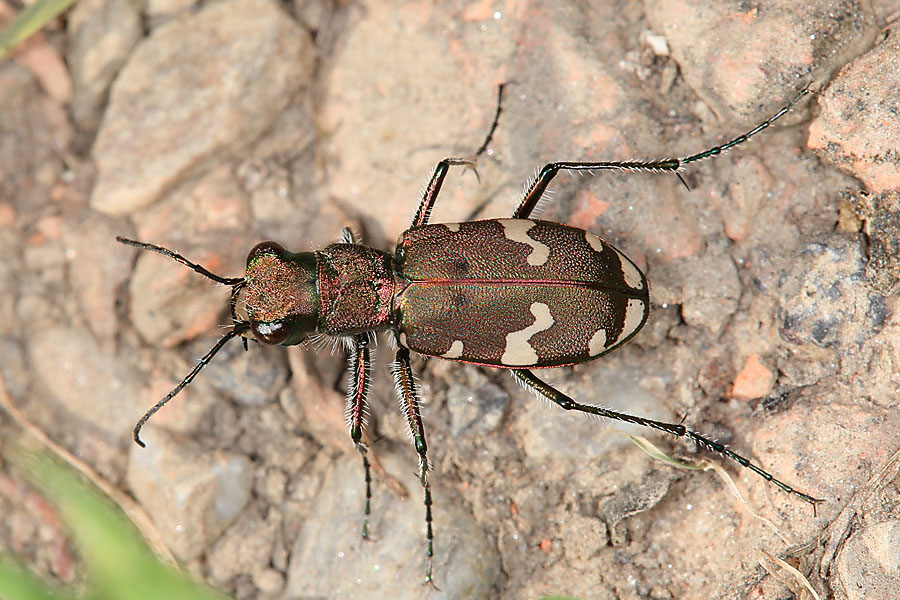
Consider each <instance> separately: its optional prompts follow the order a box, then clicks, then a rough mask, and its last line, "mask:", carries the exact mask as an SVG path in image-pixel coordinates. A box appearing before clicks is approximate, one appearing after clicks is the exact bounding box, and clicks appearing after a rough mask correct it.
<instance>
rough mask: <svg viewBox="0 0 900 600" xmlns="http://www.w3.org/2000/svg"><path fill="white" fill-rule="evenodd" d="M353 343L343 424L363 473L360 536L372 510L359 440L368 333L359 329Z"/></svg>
mask: <svg viewBox="0 0 900 600" xmlns="http://www.w3.org/2000/svg"><path fill="white" fill-rule="evenodd" d="M354 342H355V343H354V344H353V346H352V347H351V350H350V357H349V363H350V364H349V369H348V371H347V375H348V378H349V381H348V385H347V408H346V417H347V424H348V425H349V426H350V439H352V440H353V445H354V446H356V449H357V450H358V451H359V454H360V456H362V461H363V469H364V470H365V475H366V506H365V508H364V509H363V527H362V536H363V538H368V537H369V516H370V515H371V514H372V507H371V504H372V469H371V466H370V465H369V456H368V447H367V446H366V444H365V443H364V442H363V441H362V439H363V430H364V429H365V427H366V417H367V414H368V411H369V409H368V405H367V404H366V398H367V396H368V393H369V380H370V373H371V368H372V361H371V356H370V353H369V336H368V335H367V334H365V333H360V334H357V335H356V336H354Z"/></svg>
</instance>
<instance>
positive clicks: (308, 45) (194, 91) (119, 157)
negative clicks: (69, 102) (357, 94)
mask: <svg viewBox="0 0 900 600" xmlns="http://www.w3.org/2000/svg"><path fill="white" fill-rule="evenodd" d="M313 61H314V53H313V47H312V42H311V40H310V37H309V34H308V33H307V32H305V31H304V30H303V29H301V28H300V27H299V26H297V25H296V24H295V23H294V22H293V21H292V20H291V19H289V18H288V17H287V15H285V14H284V12H283V11H282V10H281V8H280V7H279V6H278V4H277V3H275V2H272V1H270V0H225V1H223V2H216V3H212V4H209V5H207V6H205V7H204V8H202V9H201V10H199V11H198V12H196V13H188V14H184V15H182V16H181V17H180V18H178V19H176V20H174V21H172V22H171V23H168V24H167V25H164V26H161V27H159V28H158V29H156V30H155V31H154V32H153V33H152V34H151V35H150V36H149V37H148V38H146V39H145V40H143V41H142V42H141V43H140V44H139V45H138V47H137V49H136V50H135V51H134V53H133V54H132V55H131V57H130V58H129V60H128V62H127V63H126V65H125V66H124V67H123V68H122V71H121V73H120V75H119V77H118V78H117V79H116V81H115V83H114V84H113V88H112V92H111V94H110V101H109V106H108V108H107V112H106V114H105V115H104V118H103V124H102V125H101V128H100V131H99V133H98V135H97V141H96V143H95V145H94V149H93V156H94V160H95V163H96V165H97V183H96V185H95V187H94V191H93V193H92V195H91V206H92V207H93V208H94V209H96V210H99V211H101V212H106V213H109V214H125V213H128V212H131V211H133V210H135V209H137V208H140V207H143V206H147V205H148V204H151V203H153V202H154V201H155V200H157V199H158V198H159V196H160V195H161V194H163V193H164V192H165V191H166V190H168V189H169V188H171V187H173V186H174V185H175V184H176V183H178V182H179V181H180V180H181V179H182V178H183V177H184V176H185V174H186V173H187V172H189V171H191V170H193V169H194V168H195V167H197V166H198V165H199V164H200V163H202V162H203V161H205V160H207V159H209V158H210V157H212V156H213V155H215V154H216V152H219V151H220V150H222V149H224V148H227V147H228V146H230V145H232V144H235V143H238V142H240V143H245V142H247V141H250V140H253V139H254V138H256V137H258V136H259V135H260V134H261V133H262V132H264V131H265V130H266V128H267V127H268V126H269V124H270V123H271V122H272V120H273V119H274V118H275V117H276V116H277V115H278V114H279V113H280V112H281V111H282V110H283V109H284V108H285V106H287V104H288V103H289V102H290V101H291V97H292V96H293V94H294V93H295V92H296V91H297V90H299V89H300V88H302V87H303V86H304V85H307V83H308V81H309V77H310V75H311V74H312V68H313Z"/></svg>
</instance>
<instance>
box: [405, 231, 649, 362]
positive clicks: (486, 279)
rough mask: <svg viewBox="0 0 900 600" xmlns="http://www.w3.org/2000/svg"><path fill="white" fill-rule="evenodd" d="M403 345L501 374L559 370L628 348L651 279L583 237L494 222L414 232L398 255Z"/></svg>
mask: <svg viewBox="0 0 900 600" xmlns="http://www.w3.org/2000/svg"><path fill="white" fill-rule="evenodd" d="M396 260H397V275H398V277H399V278H400V280H401V288H402V290H401V291H400V292H399V293H398V295H397V297H396V298H395V304H394V310H395V315H396V322H397V324H398V333H399V336H400V343H401V344H402V345H403V346H405V347H407V348H409V349H410V350H415V351H416V352H419V353H421V354H426V355H430V356H441V357H443V358H449V359H455V360H461V361H466V362H473V363H479V364H484V365H491V366H496V367H553V366H560V365H567V364H573V363H578V362H584V361H588V360H592V359H594V358H597V357H598V356H601V355H602V354H605V353H607V352H609V351H611V350H613V349H614V348H616V347H618V346H620V345H621V344H622V343H624V342H625V341H627V340H628V339H629V338H630V337H631V336H633V335H634V334H635V333H636V332H637V331H638V330H639V329H640V328H641V327H642V326H643V324H644V322H645V321H646V320H647V315H648V313H649V305H650V301H649V293H648V289H647V282H646V279H645V278H644V275H643V273H641V272H640V270H639V269H638V268H637V267H636V266H635V265H634V263H632V262H631V261H630V260H629V259H628V258H627V257H626V256H625V255H623V254H622V253H621V252H619V251H618V250H616V249H615V248H614V247H612V246H610V245H609V244H607V243H606V242H604V241H603V240H601V239H600V238H598V237H597V236H595V235H593V234H592V233H590V232H586V231H584V230H582V229H577V228H574V227H569V226H567V225H562V224H559V223H552V222H548V221H536V220H527V219H492V220H486V221H473V222H469V223H450V224H439V225H427V226H424V227H417V228H414V229H410V230H408V231H407V232H405V233H404V234H403V237H402V238H401V239H400V242H399V243H398V246H397V253H396Z"/></svg>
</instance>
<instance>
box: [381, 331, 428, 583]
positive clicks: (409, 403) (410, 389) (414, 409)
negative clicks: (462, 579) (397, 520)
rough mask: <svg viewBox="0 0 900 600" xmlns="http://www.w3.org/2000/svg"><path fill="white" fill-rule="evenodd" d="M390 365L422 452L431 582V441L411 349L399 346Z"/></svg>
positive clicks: (421, 463)
mask: <svg viewBox="0 0 900 600" xmlns="http://www.w3.org/2000/svg"><path fill="white" fill-rule="evenodd" d="M390 368H391V374H392V375H393V376H394V386H395V387H396V389H397V398H398V400H399V401H400V410H402V411H403V416H404V417H405V418H406V425H407V427H409V433H410V436H411V437H412V439H413V443H414V444H415V446H416V453H417V454H418V455H419V481H420V482H421V483H422V487H423V488H424V490H425V527H426V534H425V535H426V538H425V582H426V583H432V577H431V575H432V561H433V560H434V532H433V531H432V526H431V521H432V518H431V483H429V481H428V471H429V470H431V463H429V462H428V445H427V444H426V443H425V428H424V427H423V425H422V415H421V412H420V411H419V395H418V393H417V392H416V383H415V380H414V379H413V373H412V366H411V365H410V362H409V350H407V349H406V348H403V347H401V348H400V349H399V350H397V360H396V362H394V363H392V364H391V367H390Z"/></svg>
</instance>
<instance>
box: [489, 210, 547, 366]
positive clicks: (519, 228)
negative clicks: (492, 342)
mask: <svg viewBox="0 0 900 600" xmlns="http://www.w3.org/2000/svg"><path fill="white" fill-rule="evenodd" d="M497 222H498V223H500V224H501V225H503V233H504V234H505V235H506V237H507V238H509V239H511V240H512V241H514V242H520V243H522V244H528V245H529V246H531V253H530V254H529V255H528V258H526V259H525V260H526V261H527V262H528V264H529V265H531V266H532V267H539V266H541V265H542V264H544V263H545V262H547V259H548V258H550V247H549V246H548V245H547V244H543V243H541V242H539V241H537V240H535V239H532V238H531V237H529V236H528V231H529V230H530V229H531V228H532V227H534V226H535V222H534V221H528V220H526V219H497ZM528 364H531V363H528Z"/></svg>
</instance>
